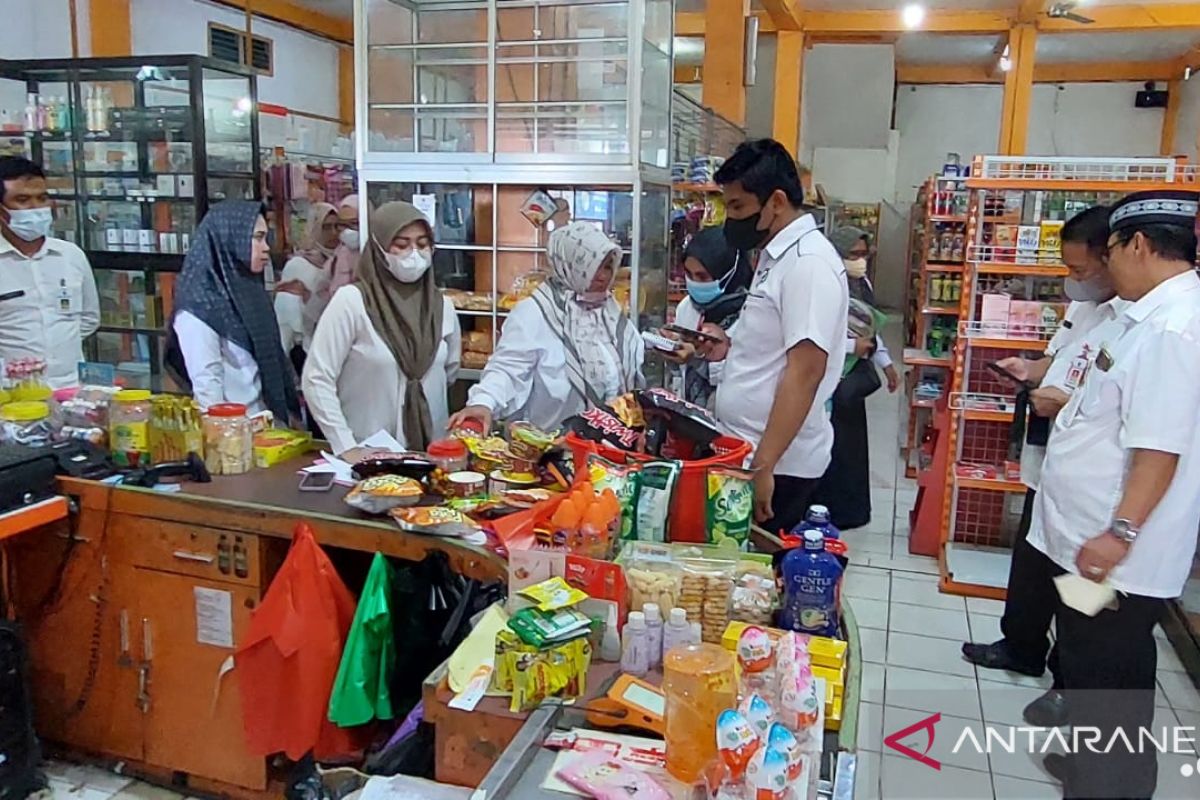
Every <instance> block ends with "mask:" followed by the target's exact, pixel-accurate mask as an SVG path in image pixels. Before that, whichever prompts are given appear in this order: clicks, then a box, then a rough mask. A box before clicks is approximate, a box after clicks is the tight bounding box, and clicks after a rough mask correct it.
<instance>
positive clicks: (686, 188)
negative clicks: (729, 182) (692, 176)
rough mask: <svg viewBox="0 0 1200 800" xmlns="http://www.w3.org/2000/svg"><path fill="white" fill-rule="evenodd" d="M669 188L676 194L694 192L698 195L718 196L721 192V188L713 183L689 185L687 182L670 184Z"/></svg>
mask: <svg viewBox="0 0 1200 800" xmlns="http://www.w3.org/2000/svg"><path fill="white" fill-rule="evenodd" d="M671 188H672V189H674V190H675V191H677V192H696V193H698V194H714V193H716V194H719V193H720V191H721V187H720V186H717V185H716V184H715V183H691V182H689V181H684V182H682V183H672V184H671Z"/></svg>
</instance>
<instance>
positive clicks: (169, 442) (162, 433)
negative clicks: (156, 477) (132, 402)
mask: <svg viewBox="0 0 1200 800" xmlns="http://www.w3.org/2000/svg"><path fill="white" fill-rule="evenodd" d="M150 453H151V454H152V455H153V456H154V463H156V464H159V463H162V462H164V461H183V460H184V459H185V458H187V456H188V453H196V454H198V455H201V456H202V455H204V431H203V426H202V425H201V423H200V407H199V406H197V405H196V401H195V400H193V399H192V398H190V397H181V396H176V395H169V394H160V395H158V396H157V397H155V398H154V400H153V402H152V410H151V413H150Z"/></svg>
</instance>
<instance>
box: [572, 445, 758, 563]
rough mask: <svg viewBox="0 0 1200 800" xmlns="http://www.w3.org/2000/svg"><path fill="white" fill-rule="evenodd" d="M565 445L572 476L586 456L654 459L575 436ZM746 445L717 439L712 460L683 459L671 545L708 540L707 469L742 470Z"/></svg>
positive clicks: (581, 468) (673, 510)
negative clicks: (569, 454)
mask: <svg viewBox="0 0 1200 800" xmlns="http://www.w3.org/2000/svg"><path fill="white" fill-rule="evenodd" d="M566 442H567V446H568V447H570V448H571V454H572V455H573V456H574V458H575V474H576V475H583V474H585V470H586V469H587V457H588V456H589V455H591V454H592V453H596V454H598V455H601V456H603V457H605V458H607V459H608V460H610V461H615V462H616V463H618V464H624V463H627V462H628V461H654V460H655V457H654V456H649V455H646V454H645V453H630V452H627V451H625V450H619V449H617V448H615V447H612V446H611V445H607V444H605V443H603V442H593V441H590V440H588V439H581V438H580V437H578V436H576V435H575V434H574V433H568V434H567V437H566ZM752 449H753V448H751V447H750V444H749V442H744V441H742V440H741V439H736V438H734V437H732V436H718V437H717V438H716V439H714V440H713V451H714V452H715V453H716V455H714V456H712V457H711V458H702V459H697V460H685V461H681V462H680V463H682V464H683V471H682V472H681V473H680V474H679V480H678V482H676V484H675V497H674V499H672V501H671V521H670V525H669V526H668V528H667V537H668V538H669V539H670V541H672V542H690V543H693V544H704V543H706V542H707V540H708V519H707V516H706V515H707V505H706V503H705V500H706V499H707V496H708V475H707V473H708V468H709V467H741V466H742V465H743V464H744V463H745V462H746V457H747V456H749V455H750V451H751V450H752Z"/></svg>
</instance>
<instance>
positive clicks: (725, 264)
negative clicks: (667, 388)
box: [657, 228, 754, 406]
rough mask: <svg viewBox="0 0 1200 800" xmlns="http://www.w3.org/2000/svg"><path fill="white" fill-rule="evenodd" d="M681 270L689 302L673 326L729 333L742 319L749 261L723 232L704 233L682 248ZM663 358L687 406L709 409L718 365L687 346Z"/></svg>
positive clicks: (750, 272)
mask: <svg viewBox="0 0 1200 800" xmlns="http://www.w3.org/2000/svg"><path fill="white" fill-rule="evenodd" d="M683 269H684V272H685V273H687V292H688V296H687V297H685V298H684V299H683V300H681V301H680V302H679V306H678V307H677V308H676V309H675V324H676V325H678V326H680V327H683V328H691V329H693V330H700V329H701V328H703V327H704V325H705V324H710V325H717V326H719V327H720V328H721V329H722V330H725V331H728V330H729V329H730V328H732V327H733V324H734V323H735V322H737V318H738V315H739V314H741V313H742V306H743V305H744V304H745V302H746V295H747V294H749V291H750V281H751V279H752V278H753V277H754V269H753V267H752V266H751V263H750V257H749V256H748V255H747V254H745V253H739V252H738V251H737V250H736V249H734V248H733V247H732V246H731V245H730V244H729V243H728V242H726V241H725V232H724V231H723V230H722V229H721V228H705V229H703V230H702V231H700V232H699V233H697V234H696V235H695V236H693V237H692V239H691V241H690V242H688V244H687V247H686V248H684V251H683ZM657 352H661V351H657ZM662 355H663V357H664V358H666V359H667V360H668V361H673V362H674V363H676V364H679V365H680V370H679V373H680V379H679V385H678V387H677V388H676V392H677V393H678V394H679V395H680V396H681V397H683V398H684V399H685V400H688V401H689V402H692V403H695V404H696V405H699V406H707V405H708V403H709V400H710V399H711V398H712V396H713V394H714V393H715V390H716V386H717V383H718V382H719V381H720V379H721V368H722V363H721V362H712V363H710V362H708V361H705V360H704V359H702V358H697V357H696V350H695V348H694V347H693V346H692V345H690V344H687V343H683V345H682V347H681V348H680V349H679V350H676V351H675V352H674V353H662Z"/></svg>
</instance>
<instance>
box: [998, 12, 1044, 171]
mask: <svg viewBox="0 0 1200 800" xmlns="http://www.w3.org/2000/svg"><path fill="white" fill-rule="evenodd" d="M1008 48H1009V57H1010V58H1011V59H1012V69H1010V70H1009V71H1008V72H1007V73H1005V75H1004V106H1003V110H1002V113H1001V117H1000V145H999V152H1000V153H1001V154H1002V155H1023V154H1024V153H1025V145H1026V141H1027V139H1028V136H1029V109H1030V107H1031V105H1032V101H1033V68H1034V62H1035V61H1036V60H1037V29H1036V28H1035V27H1033V26H1032V25H1017V26H1016V27H1014V28H1013V29H1012V32H1011V33H1010V34H1009V36H1008Z"/></svg>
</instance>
